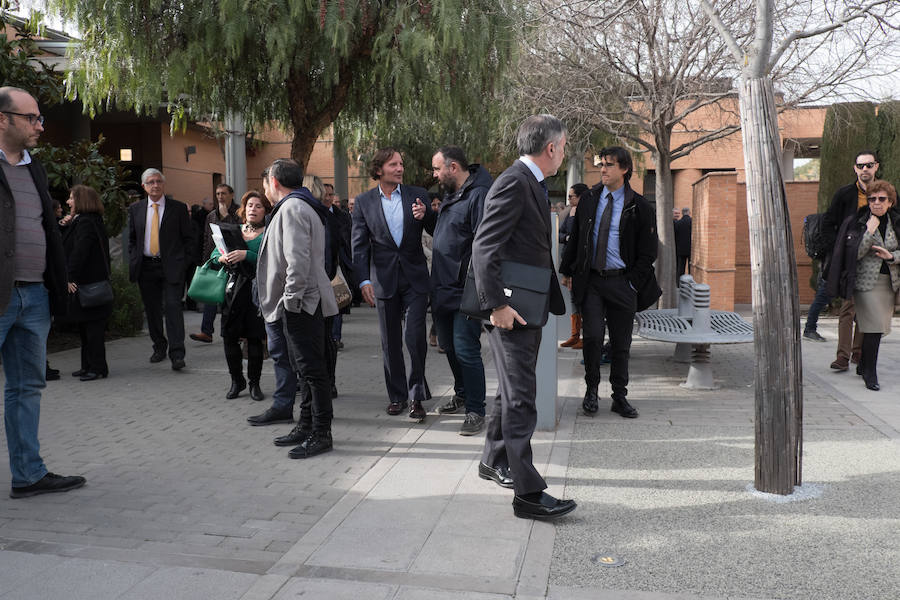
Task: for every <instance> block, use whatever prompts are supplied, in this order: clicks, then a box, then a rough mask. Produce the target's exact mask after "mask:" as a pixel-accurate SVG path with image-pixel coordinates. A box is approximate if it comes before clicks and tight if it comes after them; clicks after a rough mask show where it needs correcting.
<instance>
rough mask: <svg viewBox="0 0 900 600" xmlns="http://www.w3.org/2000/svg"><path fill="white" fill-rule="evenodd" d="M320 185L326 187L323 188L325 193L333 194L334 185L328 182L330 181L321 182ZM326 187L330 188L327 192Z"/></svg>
mask: <svg viewBox="0 0 900 600" xmlns="http://www.w3.org/2000/svg"><path fill="white" fill-rule="evenodd" d="M322 187H324V188H326V189H325V193H326V194H333V193H334V185H332V184H330V183H323V184H322ZM327 188H331V191H330V192H329V191H328V189H327Z"/></svg>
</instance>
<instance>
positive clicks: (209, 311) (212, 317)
mask: <svg viewBox="0 0 900 600" xmlns="http://www.w3.org/2000/svg"><path fill="white" fill-rule="evenodd" d="M217 312H219V305H218V304H204V305H203V319H202V320H201V321H200V331H202V332H203V333H205V334H206V335H212V334H213V333H214V332H215V330H216V327H215V325H216V313H217Z"/></svg>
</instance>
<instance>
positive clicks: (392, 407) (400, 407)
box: [387, 402, 409, 416]
mask: <svg viewBox="0 0 900 600" xmlns="http://www.w3.org/2000/svg"><path fill="white" fill-rule="evenodd" d="M407 406H409V405H408V404H407V403H406V402H391V403H390V404H388V407H387V414H389V415H391V416H394V415H399V414H400V413H402V412H403V411H404V410H406V407H407Z"/></svg>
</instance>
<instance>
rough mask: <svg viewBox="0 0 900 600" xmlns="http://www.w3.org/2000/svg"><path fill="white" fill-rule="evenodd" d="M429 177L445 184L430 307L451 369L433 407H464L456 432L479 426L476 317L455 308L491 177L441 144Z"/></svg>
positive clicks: (480, 390) (475, 430) (478, 329)
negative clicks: (449, 390)
mask: <svg viewBox="0 0 900 600" xmlns="http://www.w3.org/2000/svg"><path fill="white" fill-rule="evenodd" d="M431 168H432V170H433V171H434V176H435V178H436V179H437V180H438V181H440V183H441V185H442V186H444V188H445V189H446V190H447V195H446V196H445V197H444V200H443V202H442V203H441V209H440V213H439V214H438V220H437V225H435V228H434V244H433V246H432V255H431V313H432V316H433V318H434V325H435V328H436V329H437V335H438V341H439V343H440V345H441V348H442V349H443V350H444V352H445V353H446V355H447V362H448V363H450V370H451V371H452V372H453V391H454V395H453V397H452V398H451V399H450V401H449V402H447V403H446V404H444V405H443V406H441V407H439V408H438V412H439V413H441V414H448V413H455V412H456V411H458V410H459V409H460V408H461V407H463V406H464V407H465V410H466V418H465V420H464V421H463V424H462V427H460V430H459V434H460V435H475V434H477V433H479V432H480V431H482V430H483V429H484V394H485V383H484V363H483V362H482V360H481V321H478V320H475V319H470V318H468V317H467V316H466V315H464V314H463V313H462V312H460V310H459V304H460V300H461V299H462V293H463V287H464V286H465V282H466V273H467V272H468V270H469V260H470V259H471V257H472V240H473V239H474V238H475V230H476V229H478V224H479V223H480V222H481V214H482V212H483V210H484V197H485V196H486V195H487V193H488V190H489V189H490V187H491V184H492V183H493V179H491V176H490V174H488V172H487V171H486V170H485V168H484V167H482V166H481V165H477V164H473V165H470V164H469V163H468V161H467V160H466V155H465V153H464V152H463V151H462V149H461V148H458V147H456V146H444V147H443V148H440V149H439V150H438V151H437V152H435V154H434V156H433V157H432V158H431Z"/></svg>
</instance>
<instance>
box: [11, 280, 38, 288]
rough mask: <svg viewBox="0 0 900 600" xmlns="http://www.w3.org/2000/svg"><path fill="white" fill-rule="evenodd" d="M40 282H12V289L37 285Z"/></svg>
mask: <svg viewBox="0 0 900 600" xmlns="http://www.w3.org/2000/svg"><path fill="white" fill-rule="evenodd" d="M39 283H41V282H40V281H13V287H26V286H29V285H38V284H39Z"/></svg>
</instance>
